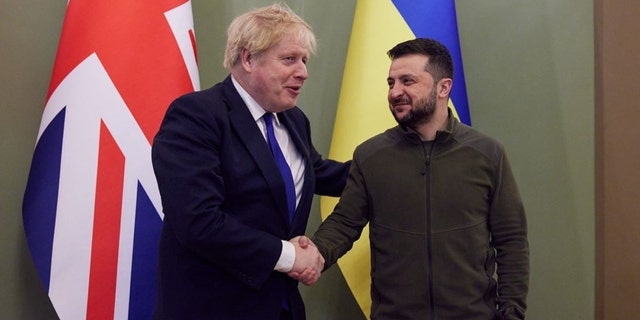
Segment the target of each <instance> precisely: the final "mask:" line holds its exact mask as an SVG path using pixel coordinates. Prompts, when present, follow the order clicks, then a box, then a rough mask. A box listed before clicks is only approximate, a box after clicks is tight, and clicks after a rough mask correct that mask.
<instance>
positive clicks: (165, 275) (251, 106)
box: [152, 4, 349, 320]
mask: <svg viewBox="0 0 640 320" xmlns="http://www.w3.org/2000/svg"><path fill="white" fill-rule="evenodd" d="M227 33H228V34H227V36H228V40H227V47H226V50H225V60H224V65H225V67H226V68H227V69H228V70H229V71H230V75H229V76H228V77H227V78H226V79H225V80H224V81H222V82H221V83H218V84H216V85H215V86H213V87H211V88H209V89H206V90H203V91H199V92H194V93H190V94H186V95H184V96H182V97H180V98H178V99H176V100H175V101H174V102H173V103H172V104H171V106H170V107H169V108H168V110H167V113H166V115H165V118H164V120H163V122H162V125H161V127H160V130H159V132H158V134H157V135H156V137H155V139H154V142H153V149H152V156H153V167H154V171H155V174H156V177H157V180H158V186H159V188H160V194H161V197H162V205H163V211H164V215H165V216H164V224H163V228H162V235H161V240H160V254H159V283H158V301H157V306H156V312H155V317H156V318H159V319H233V320H240V319H251V320H255V319H260V320H262V319H269V320H278V319H290V320H302V319H305V311H304V304H303V302H302V299H301V297H300V294H299V292H298V289H297V284H298V282H297V281H296V280H294V279H292V278H290V277H288V276H287V272H302V273H304V274H305V275H306V276H305V277H304V278H305V279H307V280H305V284H311V283H313V282H315V280H317V278H318V277H319V275H320V271H321V269H322V267H323V263H324V259H323V258H322V256H321V255H320V254H319V252H318V250H317V249H316V248H315V247H314V246H312V245H311V246H306V245H305V246H304V248H303V247H301V246H300V244H299V241H298V238H297V236H300V235H303V234H304V232H305V228H306V225H307V220H308V217H309V211H310V207H311V202H312V199H313V195H314V193H315V194H322V195H331V196H339V195H340V193H341V192H342V190H343V188H344V186H345V183H346V177H347V175H348V167H349V163H348V162H347V163H340V162H336V161H332V160H326V159H323V158H322V157H321V155H320V154H318V152H317V151H316V150H315V148H314V147H313V144H312V142H311V130H310V127H309V120H308V119H307V117H306V116H305V115H304V113H303V112H302V111H301V110H300V109H299V108H298V107H297V106H296V102H297V98H298V95H299V94H300V90H301V88H302V85H303V83H304V81H305V80H306V79H307V77H308V74H307V69H306V62H307V60H308V58H309V55H311V54H312V53H313V52H314V50H315V37H314V35H313V32H312V30H311V28H310V27H309V25H308V24H307V23H306V22H304V21H303V20H302V19H301V18H300V17H299V16H297V15H296V14H295V13H293V12H292V11H291V10H290V9H289V8H288V7H287V6H286V5H282V4H278V5H273V6H269V7H265V8H260V9H256V10H254V11H251V12H248V13H245V14H243V15H241V16H239V17H237V18H236V19H234V21H233V22H232V23H231V25H230V26H229V29H228V31H227ZM265 115H266V116H265ZM267 118H268V119H267ZM268 122H269V123H268ZM270 123H272V124H270ZM269 126H271V127H272V128H273V131H272V132H271V133H273V135H272V137H273V136H275V139H276V141H272V140H270V139H269V138H268V136H269V129H268V127H269ZM274 145H276V146H278V147H279V149H280V150H281V151H282V152H281V153H282V154H283V155H284V159H285V160H286V165H285V166H286V167H288V168H286V169H288V170H290V174H289V173H287V174H285V175H283V174H281V173H280V172H281V170H279V167H278V165H277V161H276V160H274V154H273V153H272V151H271V149H270V146H271V147H273V146H274ZM281 163H282V162H281ZM287 175H288V179H289V181H291V183H290V184H289V186H290V188H289V190H290V191H291V192H290V193H289V194H290V195H291V196H290V197H289V198H287V192H286V190H287V187H286V184H287V183H286V182H285V180H286V179H285V177H286V176H287ZM288 201H289V202H288ZM288 204H289V206H288ZM289 211H291V213H292V214H293V216H292V217H290V213H289ZM287 239H290V240H287Z"/></svg>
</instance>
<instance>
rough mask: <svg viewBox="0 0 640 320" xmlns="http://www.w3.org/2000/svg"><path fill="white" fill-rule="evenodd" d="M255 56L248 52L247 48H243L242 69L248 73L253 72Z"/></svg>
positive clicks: (241, 54)
mask: <svg viewBox="0 0 640 320" xmlns="http://www.w3.org/2000/svg"><path fill="white" fill-rule="evenodd" d="M254 60H255V59H254V56H253V55H252V54H251V52H249V50H247V48H242V51H240V63H241V64H242V69H244V70H245V71H246V72H251V70H252V68H253V66H252V64H253V63H254Z"/></svg>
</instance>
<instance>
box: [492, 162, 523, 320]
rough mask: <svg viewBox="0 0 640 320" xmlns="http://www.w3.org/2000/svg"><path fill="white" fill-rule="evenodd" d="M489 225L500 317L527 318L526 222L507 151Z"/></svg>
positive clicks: (493, 200) (500, 164)
mask: <svg viewBox="0 0 640 320" xmlns="http://www.w3.org/2000/svg"><path fill="white" fill-rule="evenodd" d="M489 228H490V231H491V240H492V243H493V246H494V248H495V250H496V262H497V275H498V296H497V298H496V302H497V304H498V319H524V313H525V310H526V308H527V303H526V297H527V292H528V288H529V244H528V240H527V221H526V217H525V211H524V206H523V203H522V200H521V198H520V193H519V191H518V187H517V185H516V182H515V178H514V176H513V173H512V172H511V166H510V164H509V161H508V160H507V156H506V154H504V153H503V154H502V157H501V158H500V159H499V163H498V164H497V174H496V188H495V190H494V193H493V195H492V200H491V211H490V213H489Z"/></svg>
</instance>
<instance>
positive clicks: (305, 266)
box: [287, 236, 324, 286]
mask: <svg viewBox="0 0 640 320" xmlns="http://www.w3.org/2000/svg"><path fill="white" fill-rule="evenodd" d="M289 242H291V243H292V244H293V246H294V247H295V249H296V259H295V261H294V262H293V268H292V269H291V271H289V272H288V273H287V274H288V275H289V276H290V277H291V278H294V279H296V280H298V281H300V282H302V283H303V284H304V285H307V286H310V285H313V284H314V283H316V281H318V279H319V278H320V274H321V273H322V269H323V268H324V258H323V257H322V255H321V254H320V251H318V248H317V247H316V245H315V244H313V242H312V241H311V239H309V238H308V237H306V236H297V237H295V238H293V239H291V240H289Z"/></svg>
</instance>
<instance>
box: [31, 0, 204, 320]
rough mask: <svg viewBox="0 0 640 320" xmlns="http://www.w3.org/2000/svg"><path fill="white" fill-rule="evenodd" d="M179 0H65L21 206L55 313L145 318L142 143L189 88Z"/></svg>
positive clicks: (148, 266) (188, 34)
mask: <svg viewBox="0 0 640 320" xmlns="http://www.w3.org/2000/svg"><path fill="white" fill-rule="evenodd" d="M199 87H200V85H199V80H198V69H197V62H196V47H195V36H194V32H193V18H192V10H191V2H190V1H188V0H163V1H157V0H156V1H151V0H147V1H141V0H139V1H126V0H93V1H87V0H70V1H69V2H68V4H67V10H66V15H65V19H64V24H63V27H62V34H61V37H60V43H59V46H58V53H57V56H56V60H55V65H54V68H53V74H52V77H51V83H50V86H49V91H48V94H47V101H46V106H45V109H44V112H43V115H42V121H41V124H40V130H39V132H38V138H37V143H36V147H35V151H34V155H33V161H32V164H31V171H30V174H29V180H28V183H27V188H26V192H25V196H24V202H23V220H24V228H25V233H26V237H27V243H28V246H29V250H30V252H31V256H32V257H33V260H34V263H35V266H36V268H37V270H38V275H39V276H40V279H41V280H42V282H43V284H44V286H45V288H46V290H47V291H48V294H49V297H50V299H51V301H52V303H53V306H54V308H55V310H56V312H57V314H58V316H59V317H60V318H61V319H149V318H151V313H152V309H153V304H154V301H155V295H156V294H155V283H156V279H155V275H156V265H157V246H158V239H159V235H160V229H161V224H162V218H163V214H162V207H161V203H160V194H159V191H158V186H157V183H156V180H155V176H154V174H153V169H152V166H151V141H152V139H153V137H154V135H155V133H156V132H157V130H158V128H159V126H160V122H161V120H162V117H163V116H164V113H165V111H166V108H167V107H168V105H169V104H170V103H171V101H172V100H173V99H175V98H176V97H178V96H179V95H181V94H184V93H187V92H190V91H193V90H198V89H199Z"/></svg>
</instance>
